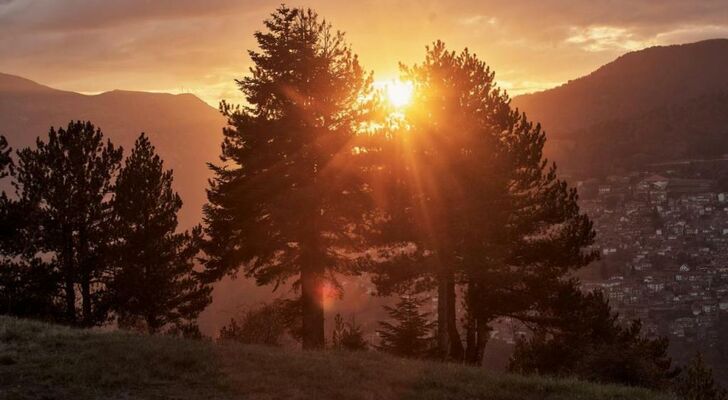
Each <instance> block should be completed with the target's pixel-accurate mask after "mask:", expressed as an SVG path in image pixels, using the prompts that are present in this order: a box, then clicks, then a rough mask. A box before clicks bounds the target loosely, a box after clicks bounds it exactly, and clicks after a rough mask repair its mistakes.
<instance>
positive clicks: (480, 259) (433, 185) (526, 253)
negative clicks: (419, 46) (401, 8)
mask: <svg viewBox="0 0 728 400" xmlns="http://www.w3.org/2000/svg"><path fill="white" fill-rule="evenodd" d="M402 78H403V79H405V80H408V81H411V82H413V85H414V93H415V95H414V102H413V103H414V104H413V106H412V107H411V108H410V109H408V110H407V112H406V113H405V117H404V121H403V123H401V124H400V125H399V126H400V129H399V131H397V132H395V133H394V134H393V136H394V137H395V138H396V139H395V140H392V141H391V143H390V145H389V146H388V147H389V148H388V149H387V150H386V151H385V152H386V153H388V155H384V156H383V158H384V159H387V158H388V159H390V160H393V161H390V162H388V163H387V162H384V164H385V165H386V166H387V168H386V170H387V171H388V172H387V173H388V174H389V176H388V178H387V179H383V182H385V184H384V185H383V186H382V187H383V191H384V194H383V197H385V198H387V199H388V201H387V203H386V204H387V208H386V211H387V213H388V214H389V215H390V216H391V218H390V219H389V220H388V221H389V224H388V225H389V227H386V228H384V229H383V230H382V231H383V232H385V236H387V237H388V238H389V240H390V241H392V242H394V243H397V242H399V243H414V244H416V248H417V250H416V251H414V252H407V253H402V255H403V257H392V258H390V261H391V262H390V263H384V264H383V265H382V266H380V267H379V268H377V271H376V272H377V274H376V278H375V282H376V283H377V284H378V285H379V287H380V289H381V290H383V291H384V292H387V291H390V290H399V289H401V288H403V287H404V288H408V286H409V287H414V288H415V289H416V291H417V290H418V289H430V288H432V287H433V286H434V287H436V288H437V292H438V293H437V294H438V297H437V298H438V335H437V337H438V346H439V349H440V353H441V356H443V357H444V358H446V359H455V360H462V359H467V360H468V361H469V362H474V363H475V362H479V360H480V359H481V358H482V352H483V348H484V346H485V343H486V341H487V338H488V335H489V328H488V324H489V323H490V322H491V321H492V320H493V319H495V318H498V317H501V316H512V315H516V314H518V315H526V314H527V313H528V311H529V310H530V309H531V308H532V307H533V306H534V305H535V304H536V303H537V302H538V300H539V299H540V297H541V296H543V295H545V294H548V291H549V290H550V288H553V287H554V284H555V283H557V282H558V280H559V279H560V278H561V277H563V276H565V274H566V273H567V272H568V271H569V270H570V269H573V268H578V267H580V266H583V265H585V264H586V263H587V262H588V261H589V260H591V259H592V258H593V253H591V252H590V251H589V250H588V249H586V247H587V246H588V245H589V244H591V241H592V240H593V231H592V228H591V223H590V222H589V220H588V219H587V218H586V217H585V216H584V215H581V214H579V209H578V206H577V205H576V194H575V192H574V191H573V190H572V189H569V188H568V186H567V185H566V184H565V183H564V182H562V181H559V180H558V179H557V178H556V174H555V167H553V166H550V165H548V163H547V162H546V160H544V159H543V157H542V148H543V144H544V140H545V136H544V134H543V132H542V131H541V129H540V127H539V126H538V125H533V124H531V123H530V122H529V121H528V120H527V119H526V117H525V115H522V114H521V113H519V112H518V111H517V110H512V109H511V107H510V100H509V98H508V96H507V94H505V93H503V92H502V91H501V90H499V89H498V88H497V87H496V86H495V81H494V73H493V72H492V71H491V70H490V69H489V68H488V67H487V65H486V64H485V63H484V62H482V61H481V60H479V59H478V58H477V57H476V56H475V55H473V54H471V53H469V52H468V51H467V50H465V51H463V52H461V53H459V54H456V53H455V52H451V51H447V50H446V48H445V46H444V44H443V43H442V42H436V43H435V44H434V45H433V46H432V47H429V48H428V50H427V54H426V57H425V61H424V62H423V63H422V64H418V65H414V66H412V67H406V66H403V67H402ZM375 190H377V189H375ZM458 286H460V287H462V288H463V289H464V291H465V293H466V297H465V300H466V309H467V310H468V315H467V320H468V322H467V324H466V327H467V328H468V334H467V335H466V344H467V348H464V346H463V344H462V340H461V337H460V334H459V332H458V327H457V312H456V309H457V307H456V305H457V300H456V293H457V292H458V291H457V290H456V287H458Z"/></svg>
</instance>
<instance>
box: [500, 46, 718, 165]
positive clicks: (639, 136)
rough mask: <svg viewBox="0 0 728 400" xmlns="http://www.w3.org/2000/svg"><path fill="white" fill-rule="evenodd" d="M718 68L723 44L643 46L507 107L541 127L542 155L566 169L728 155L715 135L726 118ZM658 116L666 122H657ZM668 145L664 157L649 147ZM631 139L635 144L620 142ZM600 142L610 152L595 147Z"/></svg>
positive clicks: (658, 149)
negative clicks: (544, 134)
mask: <svg viewBox="0 0 728 400" xmlns="http://www.w3.org/2000/svg"><path fill="white" fill-rule="evenodd" d="M726 65H728V39H714V40H707V41H702V42H697V43H691V44H683V45H674V46H663V47H651V48H648V49H644V50H640V51H635V52H631V53H627V54H625V55H623V56H621V57H619V58H617V59H616V60H614V61H613V62H610V63H608V64H606V65H604V66H602V67H600V68H599V69H597V70H596V71H594V72H592V73H591V74H589V75H586V76H584V77H581V78H578V79H575V80H572V81H569V82H568V83H566V84H564V85H562V86H559V87H557V88H554V89H550V90H546V91H543V92H538V93H533V94H527V95H523V96H518V97H516V98H514V99H513V104H514V105H515V106H517V107H519V108H520V109H521V110H523V111H525V112H526V113H527V114H528V116H529V118H530V119H531V120H533V121H539V122H541V123H542V125H543V126H544V128H545V129H546V132H547V134H548V137H549V142H548V143H547V153H548V154H549V156H550V157H552V158H554V159H556V161H557V162H559V163H560V164H562V165H564V167H566V169H567V170H570V171H569V172H573V171H581V172H582V173H583V174H589V173H595V172H596V171H597V170H598V171H602V172H603V171H604V168H601V167H603V165H600V163H603V162H607V163H610V164H612V165H611V166H612V167H614V168H615V169H620V168H632V167H634V166H635V165H639V164H640V163H641V161H637V162H636V163H635V162H632V161H635V160H642V159H643V160H645V161H647V160H650V161H671V160H674V159H675V158H681V157H701V156H710V154H709V153H713V154H715V153H718V154H722V153H728V138H726V136H725V135H723V133H724V127H725V117H724V116H725V115H726V114H728V101H726V97H727V96H726V94H727V93H728V74H726V72H725V66H726ZM695 103H700V104H701V105H705V106H707V107H709V109H708V110H702V109H701V108H700V107H699V106H697V105H696V104H695ZM665 117H667V118H668V120H667V121H664V120H661V118H665ZM656 126H660V127H663V128H665V129H657V128H656ZM678 128H679V129H678ZM679 130H682V131H683V132H682V133H681V132H679ZM716 135H717V136H718V139H719V140H718V141H715V140H714V139H716ZM674 140H677V143H675V144H676V146H675V147H674V149H673V150H671V151H670V152H664V151H663V150H664V149H661V148H660V146H653V145H656V144H667V143H671V144H672V143H673V141H674ZM608 142H615V143H616V144H614V145H612V144H610V143H608ZM635 142H637V143H639V144H640V145H639V146H636V147H633V146H631V145H626V144H627V143H635ZM604 143H607V144H609V145H610V146H612V147H610V148H608V149H607V150H602V149H600V148H599V147H597V146H598V145H600V144H604ZM648 144H649V145H648ZM575 150H577V151H575ZM703 150H708V151H706V152H703ZM582 151H583V152H585V153H581V154H577V153H580V152H582ZM594 154H598V155H599V156H600V157H598V159H599V160H594V159H593V155H594ZM574 157H579V158H580V159H578V160H574V159H573V158H574ZM608 172H609V171H608Z"/></svg>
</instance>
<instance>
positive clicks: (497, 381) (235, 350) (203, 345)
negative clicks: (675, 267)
mask: <svg viewBox="0 0 728 400" xmlns="http://www.w3.org/2000/svg"><path fill="white" fill-rule="evenodd" d="M66 398H68V399H70V398H73V399H91V398H103V399H170V398H173V399H203V398H204V399H209V398H214V399H243V398H245V399H323V400H326V399H492V400H499V399H503V400H505V399H635V400H638V399H645V400H647V399H663V398H667V399H669V398H670V396H666V395H659V394H655V393H651V392H648V391H645V390H640V389H630V388H624V387H618V386H600V385H594V384H587V383H583V382H578V381H571V380H550V379H544V378H525V377H519V376H511V375H494V374H489V373H486V372H485V371H483V370H481V369H476V368H470V367H463V366H458V365H447V364H440V363H432V362H420V361H411V360H403V359H396V358H391V357H388V356H385V355H382V354H378V353H373V352H369V353H337V352H298V351H295V352H290V351H289V352H286V351H284V350H281V349H274V348H265V347H256V346H243V345H237V344H224V345H215V344H212V343H209V342H205V341H192V340H183V339H177V338H169V337H147V336H141V335H133V334H127V333H120V332H112V333H109V332H94V331H88V330H86V331H83V330H74V329H69V328H65V327H60V326H54V325H48V324H43V323H39V322H33V321H26V320H18V319H14V318H8V317H0V399H3V400H5V399H66Z"/></svg>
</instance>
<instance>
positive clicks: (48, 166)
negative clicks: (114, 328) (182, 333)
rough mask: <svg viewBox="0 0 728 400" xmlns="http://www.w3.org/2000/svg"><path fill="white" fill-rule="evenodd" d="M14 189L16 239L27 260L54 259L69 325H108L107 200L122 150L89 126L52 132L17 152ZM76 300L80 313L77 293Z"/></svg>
mask: <svg viewBox="0 0 728 400" xmlns="http://www.w3.org/2000/svg"><path fill="white" fill-rule="evenodd" d="M17 155H18V165H17V168H16V171H15V174H14V176H13V177H14V181H13V185H14V186H15V188H16V192H17V194H18V198H19V200H18V207H19V209H20V210H21V211H22V213H23V216H24V220H23V224H22V226H21V227H19V231H18V232H17V237H19V238H22V241H23V243H22V246H23V249H22V250H21V253H22V254H23V255H24V257H25V259H26V260H32V259H34V258H35V257H37V256H39V255H41V254H42V255H44V256H51V260H50V261H49V263H50V264H51V265H50V271H52V275H50V276H49V277H53V278H55V277H56V276H58V277H60V279H61V281H60V282H57V283H58V286H59V287H61V288H62V292H63V297H64V300H65V302H64V308H65V312H64V313H65V317H64V320H65V322H67V323H70V324H75V325H84V326H92V325H98V324H101V323H103V322H105V321H106V318H107V312H108V303H107V298H106V296H105V294H106V293H105V290H104V285H103V283H104V279H105V278H106V274H107V272H108V268H107V265H106V254H107V244H108V234H107V228H108V227H109V223H108V222H109V219H108V217H109V206H110V204H109V201H108V195H109V194H110V193H111V191H112V188H113V181H112V178H113V176H114V174H115V173H116V171H117V169H118V168H119V163H120V161H121V157H122V150H121V148H116V147H114V145H113V144H111V142H110V141H107V142H106V143H104V142H103V133H102V132H101V130H100V129H96V128H95V127H94V126H93V125H92V124H91V123H90V122H81V121H79V122H71V123H69V124H68V127H67V128H66V129H63V128H59V129H58V130H55V129H53V128H51V130H50V132H49V133H48V141H47V142H44V141H43V140H42V139H40V138H38V139H37V140H36V148H35V149H31V148H25V149H23V150H20V151H18V153H17ZM77 291H78V292H80V294H81V310H80V312H79V310H77V299H76V293H77Z"/></svg>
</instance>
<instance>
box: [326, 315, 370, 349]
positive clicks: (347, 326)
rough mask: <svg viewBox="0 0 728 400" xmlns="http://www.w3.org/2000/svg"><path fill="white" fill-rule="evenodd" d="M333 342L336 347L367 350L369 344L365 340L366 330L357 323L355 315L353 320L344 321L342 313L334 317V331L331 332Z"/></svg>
mask: <svg viewBox="0 0 728 400" xmlns="http://www.w3.org/2000/svg"><path fill="white" fill-rule="evenodd" d="M331 344H332V345H333V347H334V348H335V349H345V350H351V351H358V350H366V349H367V347H368V344H367V342H366V340H364V332H363V331H362V329H361V325H358V324H357V323H356V319H355V318H354V316H352V317H351V322H344V318H342V317H341V314H338V313H337V314H336V316H335V317H334V331H333V333H332V334H331Z"/></svg>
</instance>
